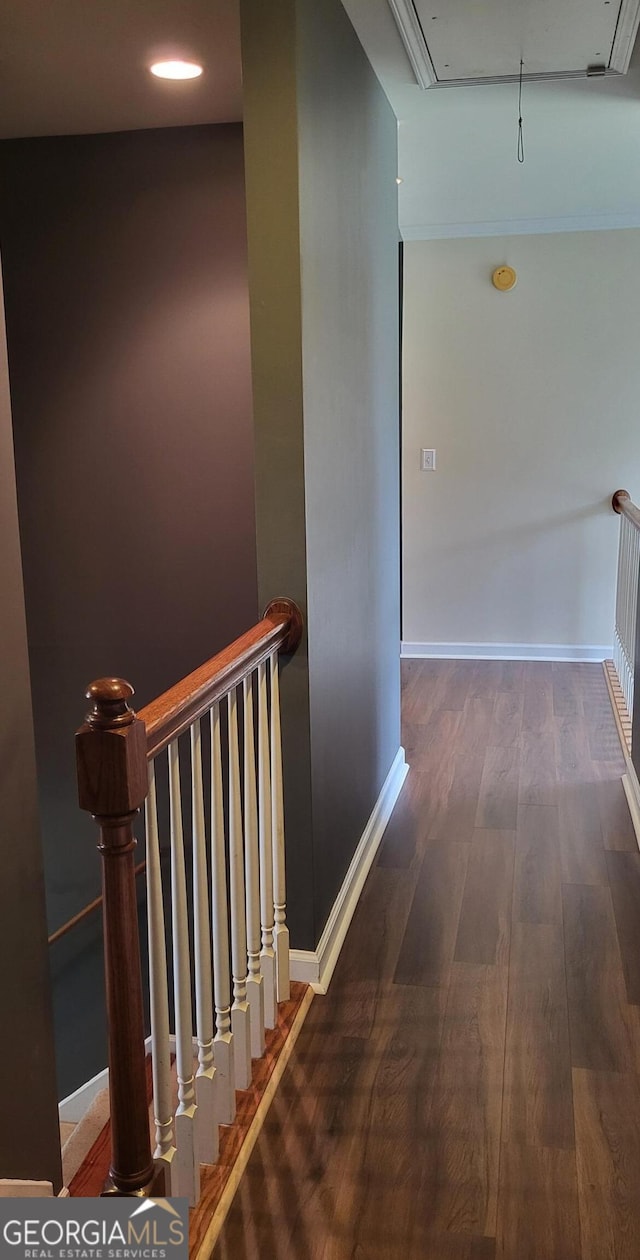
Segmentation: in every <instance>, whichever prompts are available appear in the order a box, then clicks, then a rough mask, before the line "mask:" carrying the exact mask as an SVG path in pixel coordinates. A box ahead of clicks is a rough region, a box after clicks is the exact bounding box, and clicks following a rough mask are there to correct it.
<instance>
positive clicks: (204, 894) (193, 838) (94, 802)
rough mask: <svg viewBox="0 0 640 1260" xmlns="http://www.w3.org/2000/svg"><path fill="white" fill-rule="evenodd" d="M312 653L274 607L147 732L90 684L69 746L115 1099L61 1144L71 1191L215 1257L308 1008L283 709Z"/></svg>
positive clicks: (140, 718)
mask: <svg viewBox="0 0 640 1260" xmlns="http://www.w3.org/2000/svg"><path fill="white" fill-rule="evenodd" d="M301 635H302V618H301V615H300V612H299V610H298V609H297V607H296V605H295V604H294V603H293V602H292V601H290V600H287V599H279V600H275V601H273V602H272V603H271V604H270V605H269V607H268V608H267V610H266V612H265V614H264V617H263V618H262V620H261V621H260V622H259V623H258V624H257V625H256V626H254V627H253V628H252V629H251V630H250V631H248V632H247V633H246V634H245V635H243V636H242V637H241V638H240V639H238V640H236V641H235V642H234V643H232V644H231V645H230V646H229V647H228V648H226V649H224V650H223V651H222V652H220V653H219V654H218V655H217V656H215V657H213V658H212V660H210V661H208V662H207V663H206V664H205V665H203V666H201V667H200V669H198V670H196V671H195V672H194V673H193V674H191V675H189V676H188V677H187V678H185V679H183V680H182V681H181V682H179V683H178V684H176V686H174V687H172V688H171V689H170V690H169V691H167V692H165V693H164V694H163V695H162V696H160V697H158V698H157V699H156V700H154V701H153V702H152V703H151V704H149V705H147V707H146V708H145V709H142V710H141V711H140V712H139V713H138V714H136V713H135V712H134V711H133V710H132V708H131V707H130V701H131V699H132V697H133V688H132V687H131V686H130V684H128V683H126V682H124V681H123V680H121V679H114V678H106V679H100V680H98V681H97V682H94V683H92V684H91V686H90V687H89V688H88V691H87V699H88V700H89V701H90V702H91V708H90V710H89V712H88V714H87V718H86V720H85V722H84V724H83V726H82V727H81V728H80V730H79V731H78V733H77V735H76V753H77V767H78V789H79V800H80V805H81V808H82V809H84V810H86V811H88V812H89V813H90V814H92V816H93V818H94V819H95V821H96V823H97V825H98V829H99V839H98V850H99V852H100V855H101V859H102V874H103V891H102V898H101V899H99V900H101V902H102V911H103V924H104V954H105V981H106V995H107V1017H108V1030H109V1032H108V1035H109V1088H108V1099H107V1097H105V1096H103V1097H102V1098H101V1097H100V1096H98V1098H97V1099H96V1101H95V1103H94V1104H92V1107H91V1109H90V1113H89V1114H88V1116H87V1117H86V1119H85V1120H84V1121H83V1122H81V1123H80V1125H79V1126H78V1127H77V1128H76V1129H75V1130H74V1131H73V1132H72V1133H71V1134H68V1135H67V1140H66V1143H65V1146H64V1164H65V1184H68V1187H69V1191H70V1193H71V1194H72V1195H88V1194H90V1195H94V1194H99V1193H110V1194H117V1195H152V1194H153V1195H174V1196H184V1197H186V1198H187V1199H188V1201H189V1203H190V1205H191V1207H192V1208H194V1209H197V1208H198V1205H200V1214H199V1216H197V1221H196V1225H197V1231H196V1232H197V1233H198V1237H199V1238H200V1240H201V1241H202V1240H203V1239H205V1238H206V1240H207V1245H208V1246H210V1245H211V1228H212V1221H213V1219H214V1218H215V1217H216V1214H218V1215H219V1212H220V1205H221V1203H223V1200H224V1196H225V1193H226V1194H227V1195H228V1194H229V1193H230V1191H229V1186H230V1185H235V1182H234V1175H235V1176H236V1177H237V1175H238V1166H239V1164H238V1161H239V1160H240V1164H242V1160H243V1159H244V1160H245V1162H246V1158H248V1149H250V1147H251V1145H252V1144H253V1141H255V1136H256V1135H257V1131H258V1128H259V1124H260V1117H261V1114H263V1113H264V1109H265V1107H266V1106H268V1103H269V1101H270V1096H271V1094H272V1092H273V1090H274V1088H275V1085H276V1082H277V1079H278V1078H279V1075H280V1074H281V1072H282V1070H283V1069H284V1063H285V1062H286V1058H287V1057H288V1054H289V1053H290V1049H291V1046H292V1044H293V1040H294V1039H295V1036H296V1035H297V1030H298V1029H299V1027H300V1026H301V1023H302V1021H303V1019H304V1015H305V1013H306V1010H307V1008H308V1005H309V1002H310V999H311V997H312V992H311V990H310V989H309V988H308V987H307V986H306V985H302V984H297V985H295V984H294V986H293V990H292V986H291V983H290V976H289V933H288V929H287V924H286V880H285V848H284V798H283V774H282V747H281V731H280V701H279V690H280V681H279V680H280V668H281V662H283V661H284V662H286V658H287V657H288V656H289V655H291V654H292V653H293V652H295V650H296V648H297V646H298V644H299V642H300V638H301ZM139 816H140V819H141V821H143V830H144V842H145V850H146V855H145V862H144V864H142V868H141V866H137V867H136V864H135V852H136V843H137V841H136V834H135V832H136V828H137V825H138V820H139ZM141 869H144V872H145V878H146V900H147V922H148V941H147V948H148V958H149V991H148V993H146V994H145V993H144V992H143V983H142V969H141V954H140V941H139V933H138V916H137V895H136V875H137V874H140V872H141ZM95 904H96V903H92V905H91V906H90V907H87V912H90V911H92V910H93V909H95ZM83 914H84V912H81V914H80V915H79V916H75V918H74V920H73V921H71V923H72V924H73V923H75V922H76V921H79V920H81V919H82V917H83ZM62 930H64V929H62ZM146 1005H148V1007H149V1010H150V1025H151V1034H150V1037H148V1038H147V1039H146V1040H145V1024H144V1010H145V1006H146ZM96 1130H97V1132H96ZM252 1134H253V1139H252ZM87 1148H89V1149H87ZM247 1148H248V1149H247ZM243 1152H244V1153H243Z"/></svg>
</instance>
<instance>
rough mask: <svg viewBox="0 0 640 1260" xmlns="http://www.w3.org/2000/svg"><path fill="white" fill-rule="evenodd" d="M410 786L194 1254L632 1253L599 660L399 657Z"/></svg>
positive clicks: (586, 1258)
mask: <svg viewBox="0 0 640 1260" xmlns="http://www.w3.org/2000/svg"><path fill="white" fill-rule="evenodd" d="M403 713H404V733H403V738H404V743H405V747H406V750H407V759H408V761H409V764H410V766H411V771H410V773H409V776H408V778H407V781H406V784H405V787H404V790H403V792H402V795H401V797H400V800H399V802H398V804H397V806H396V809H395V811H394V815H393V817H392V819H391V822H390V824H389V826H388V829H387V832H386V835H385V838H384V841H383V844H382V847H381V849H380V852H379V855H378V859H377V861H376V864H375V866H374V868H373V870H372V872H371V875H370V877H369V880H368V882H367V885H366V887H365V890H364V893H363V896H362V899H361V902H360V905H359V907H358V910H357V912H356V915H355V918H354V921H353V924H352V927H351V930H350V932H349V935H348V937H347V941H346V943H345V946H344V949H343V952H342V956H341V958H340V961H339V964H338V968H337V970H336V973H335V976H334V979H333V982H332V985H331V989H330V992H329V994H328V996H327V997H324V998H316V1000H315V1001H314V1003H313V1005H312V1007H311V1011H310V1014H309V1016H308V1018H307V1022H306V1024H305V1027H304V1029H303V1030H302V1033H301V1035H300V1038H299V1040H298V1043H297V1046H296V1048H295V1051H294V1054H293V1057H292V1060H291V1062H290V1064H289V1067H288V1069H287V1072H286V1074H285V1077H284V1079H283V1082H282V1085H281V1088H280V1090H279V1092H278V1094H277V1096H276V1099H275V1101H274V1103H273V1105H272V1107H271V1110H270V1112H269V1115H268V1118H267V1121H266V1124H265V1127H264V1129H263V1131H262V1134H261V1135H260V1138H259V1140H258V1143H257V1145H256V1148H255V1150H254V1152H253V1155H252V1158H251V1160H250V1163H249V1166H248V1169H247V1172H246V1174H245V1176H244V1178H243V1181H242V1183H241V1185H240V1188H239V1190H238V1192H237V1195H236V1198H235V1201H234V1204H233V1207H232V1209H231V1212H230V1215H229V1216H228V1218H227V1221H226V1223H225V1226H224V1229H223V1232H222V1234H221V1236H220V1239H219V1242H218V1245H217V1247H216V1250H215V1252H214V1255H215V1257H216V1258H217V1260H285V1258H286V1260H347V1258H349V1260H356V1258H357V1260H383V1258H384V1260H390V1258H394V1260H395V1257H398V1260H404V1258H407V1260H638V1257H640V853H639V852H638V847H637V844H636V840H635V836H634V833H633V829H632V826H631V821H630V818H629V814H628V810H627V807H626V802H625V798H624V793H623V789H622V785H621V782H620V777H621V775H622V773H623V770H624V762H623V759H622V755H621V751H620V747H619V743H618V739H617V735H616V728H615V724H614V719H613V715H612V712H611V708H610V704H609V699H608V693H607V689H606V685H605V681H604V675H603V671H602V668H601V667H600V666H599V665H568V664H567V665H551V664H520V663H498V662H447V661H442V662H434V661H410V662H405V664H404V667H403Z"/></svg>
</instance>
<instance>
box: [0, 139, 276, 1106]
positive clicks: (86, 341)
mask: <svg viewBox="0 0 640 1260" xmlns="http://www.w3.org/2000/svg"><path fill="white" fill-rule="evenodd" d="M0 177H1V181H2V195H1V197H0V245H1V248H2V253H3V258H4V262H5V274H6V286H5V301H6V309H7V331H8V342H9V362H10V377H11V389H12V401H13V415H14V429H15V442H16V463H17V474H18V499H19V510H20V524H21V534H22V548H23V561H24V574H25V590H26V603H27V622H28V627H29V648H30V655H31V669H32V677H33V696H34V709H35V725H36V741H37V758H38V772H39V782H40V805H41V814H42V820H43V830H44V844H45V866H46V883H47V900H48V906H49V919H50V925H51V926H52V927H55V926H56V925H57V924H58V923H60V922H62V921H64V920H65V919H66V918H67V917H69V915H70V914H72V913H73V912H74V911H76V910H77V909H79V908H80V907H81V906H82V905H83V904H85V902H86V901H87V900H89V899H90V898H91V897H92V896H94V895H95V893H96V890H97V887H98V880H99V862H98V857H97V854H96V852H95V834H94V832H95V828H94V827H93V824H92V823H91V821H90V820H89V819H88V818H83V817H82V816H80V815H79V813H78V810H77V806H76V790H75V772H74V766H73V732H74V729H75V728H76V727H77V725H78V724H79V722H80V720H81V719H82V716H83V710H84V704H83V698H82V697H83V692H84V688H85V686H86V684H87V683H88V682H89V681H90V680H91V679H92V678H94V677H96V676H99V675H101V674H105V673H109V674H111V673H113V674H120V675H122V676H124V677H126V678H128V679H129V680H130V681H131V682H132V683H133V684H134V686H135V687H136V692H137V703H138V705H139V706H140V705H142V704H144V703H146V701H147V700H149V699H151V698H152V697H153V696H154V695H155V694H157V693H158V692H160V691H161V690H163V689H164V688H165V687H167V686H169V685H170V684H171V683H172V682H174V681H176V680H177V679H178V678H180V677H181V676H182V675H184V674H185V673H187V672H188V671H189V670H190V669H192V668H194V667H195V666H196V665H198V664H200V663H201V662H202V661H203V660H205V659H206V658H207V657H208V656H210V655H212V653H213V652H215V651H217V650H218V649H219V648H220V647H222V646H223V645H224V644H225V643H227V642H228V641H229V640H231V639H232V638H234V637H235V636H236V635H237V634H239V633H240V632H241V631H242V630H244V629H246V628H247V627H248V626H249V625H251V624H252V623H253V622H254V621H255V620H256V616H257V586H256V558H255V521H254V485H253V438H252V417H251V385H250V357H249V312H248V291H247V273H246V226H245V204H244V174H243V153H242V130H241V127H240V126H239V125H229V126H219V127H195V128H176V129H172V130H167V131H140V132H131V133H121V134H114V135H100V136H82V137H65V138H61V139H43V140H28V141H11V142H5V143H4V144H3V145H2V146H1V147H0ZM89 935H90V934H89ZM97 935H98V925H97V924H96V929H95V936H96V937H97ZM77 942H78V944H77V948H76V947H75V946H74V945H73V944H72V940H71V938H70V939H69V942H68V943H66V944H65V945H61V946H60V947H56V951H57V952H55V953H54V954H53V955H52V958H53V963H54V967H55V969H56V1014H57V1023H58V1044H59V1047H60V1054H59V1060H60V1069H61V1072H60V1082H61V1084H60V1088H61V1092H62V1093H66V1092H68V1089H69V1088H71V1087H73V1084H74V1082H75V1084H77V1083H78V1082H80V1081H82V1080H85V1079H87V1077H88V1076H89V1075H91V1072H92V1071H98V1070H99V1069H100V1068H101V1067H102V1066H104V1061H105V1058H104V1045H103V1033H102V1027H101V1016H100V1012H101V1009H102V995H101V993H99V994H98V996H97V999H96V1004H95V1012H94V1014H93V1016H92V1018H91V1019H90V1020H87V1019H85V1018H84V1013H83V1012H81V1011H80V1012H79V1011H78V1002H77V1000H76V997H77V992H78V987H77V986H78V985H79V984H80V983H81V979H80V977H81V969H83V970H82V977H83V978H82V988H83V990H84V992H85V993H86V992H87V990H88V989H89V988H90V976H89V975H88V974H87V967H88V966H89V964H88V961H87V960H88V956H89V954H90V953H91V951H92V950H93V952H94V954H95V957H96V964H95V966H93V964H92V965H90V966H89V972H90V974H91V976H93V975H94V973H97V972H98V970H99V964H98V960H99V952H100V951H99V940H93V939H89V940H88V939H85V938H84V937H81V936H78V938H77ZM79 954H81V955H82V957H78V955H79ZM95 983H96V984H97V985H99V984H100V980H99V977H96V980H95ZM72 1045H79V1046H80V1053H79V1054H77V1055H76V1056H75V1058H74V1059H73V1061H71V1060H70V1057H69V1048H70V1046H72ZM69 1073H71V1076H70V1075H69Z"/></svg>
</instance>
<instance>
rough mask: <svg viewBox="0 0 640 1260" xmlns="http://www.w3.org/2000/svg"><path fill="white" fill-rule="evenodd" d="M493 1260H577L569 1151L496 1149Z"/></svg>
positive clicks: (514, 1146)
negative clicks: (497, 1175)
mask: <svg viewBox="0 0 640 1260" xmlns="http://www.w3.org/2000/svg"><path fill="white" fill-rule="evenodd" d="M496 1257H497V1260H582V1252H581V1246H580V1218H579V1211H578V1191H577V1177H576V1161H575V1155H574V1153H573V1151H557V1150H546V1149H544V1148H541V1147H537V1146H525V1145H523V1144H519V1143H515V1142H508V1143H504V1144H503V1146H502V1156H501V1163H500V1197H499V1203H498V1235H497V1246H496Z"/></svg>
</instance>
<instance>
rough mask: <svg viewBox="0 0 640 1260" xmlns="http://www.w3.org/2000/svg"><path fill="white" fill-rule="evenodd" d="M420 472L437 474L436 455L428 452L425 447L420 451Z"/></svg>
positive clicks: (433, 452)
mask: <svg viewBox="0 0 640 1260" xmlns="http://www.w3.org/2000/svg"><path fill="white" fill-rule="evenodd" d="M420 471H421V472H435V471H436V453H435V451H428V450H426V449H425V447H423V448H422V450H421V451H420Z"/></svg>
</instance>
